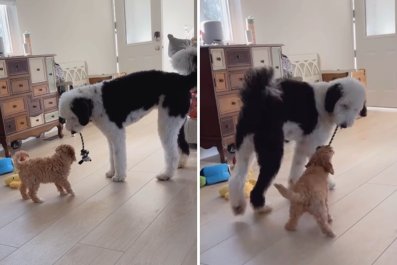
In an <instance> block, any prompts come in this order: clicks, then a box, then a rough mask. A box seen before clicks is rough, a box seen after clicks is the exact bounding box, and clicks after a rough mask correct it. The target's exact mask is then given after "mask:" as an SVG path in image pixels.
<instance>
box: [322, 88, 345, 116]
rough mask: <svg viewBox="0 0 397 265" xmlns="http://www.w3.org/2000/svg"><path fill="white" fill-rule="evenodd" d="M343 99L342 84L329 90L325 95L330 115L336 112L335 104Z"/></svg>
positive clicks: (326, 108)
mask: <svg viewBox="0 0 397 265" xmlns="http://www.w3.org/2000/svg"><path fill="white" fill-rule="evenodd" d="M341 97H342V86H341V84H335V85H333V86H331V87H329V88H328V90H327V93H326V94H325V105H324V106H325V110H326V111H327V112H328V113H332V112H334V108H335V104H336V102H338V100H339V99H340V98H341Z"/></svg>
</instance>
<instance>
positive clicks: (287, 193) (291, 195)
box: [274, 184, 304, 203]
mask: <svg viewBox="0 0 397 265" xmlns="http://www.w3.org/2000/svg"><path fill="white" fill-rule="evenodd" d="M274 187H276V189H277V190H278V191H279V192H280V194H281V195H282V196H283V197H284V198H286V199H288V200H290V201H291V202H301V203H302V202H303V201H304V198H303V196H302V195H301V194H299V193H296V192H293V191H292V190H289V189H287V188H286V187H284V186H283V185H281V184H274Z"/></svg>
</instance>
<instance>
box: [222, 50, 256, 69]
mask: <svg viewBox="0 0 397 265" xmlns="http://www.w3.org/2000/svg"><path fill="white" fill-rule="evenodd" d="M225 57H226V66H227V67H240V66H250V65H251V52H250V50H249V48H229V49H226V50H225Z"/></svg>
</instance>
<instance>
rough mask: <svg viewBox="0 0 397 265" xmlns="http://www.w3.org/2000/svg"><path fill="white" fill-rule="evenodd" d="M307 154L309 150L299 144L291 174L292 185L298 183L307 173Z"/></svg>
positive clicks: (290, 182) (297, 144)
mask: <svg viewBox="0 0 397 265" xmlns="http://www.w3.org/2000/svg"><path fill="white" fill-rule="evenodd" d="M307 153H308V152H307V148H304V144H303V143H300V142H297V143H296V146H295V151H294V157H293V160H292V165H291V170H290V174H289V184H290V185H291V184H294V183H296V182H297V181H298V179H299V178H300V176H302V174H303V172H304V171H305V164H306V162H307V160H308V157H309V155H308V154H307Z"/></svg>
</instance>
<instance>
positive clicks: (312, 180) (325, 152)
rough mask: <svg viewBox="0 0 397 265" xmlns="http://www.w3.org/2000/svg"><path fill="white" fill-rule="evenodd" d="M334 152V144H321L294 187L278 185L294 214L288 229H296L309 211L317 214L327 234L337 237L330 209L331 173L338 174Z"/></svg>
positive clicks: (316, 216)
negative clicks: (336, 172) (288, 187)
mask: <svg viewBox="0 0 397 265" xmlns="http://www.w3.org/2000/svg"><path fill="white" fill-rule="evenodd" d="M333 154H334V151H333V150H332V147H331V146H321V147H319V148H318V149H317V151H316V152H315V153H314V155H313V156H312V157H311V158H310V160H309V163H308V164H307V165H306V170H305V172H304V173H303V175H302V176H301V177H300V179H299V180H298V182H296V183H295V184H292V186H291V189H290V190H289V189H287V188H286V187H284V186H283V185H280V184H274V186H275V187H276V188H277V190H278V191H279V192H280V193H281V195H282V196H283V197H285V198H287V199H288V200H289V201H290V202H291V205H290V217H289V220H288V222H287V223H286V225H285V229H287V230H289V231H295V229H296V225H297V224H298V220H299V218H300V217H301V216H302V214H303V213H305V212H308V213H310V214H311V215H313V216H314V218H315V219H316V221H317V223H318V224H319V226H320V228H321V230H322V231H323V233H324V234H325V235H327V236H329V237H334V236H335V234H334V233H333V232H332V230H331V227H330V225H329V224H330V223H331V222H332V218H331V215H330V214H329V210H328V200H327V197H328V173H331V174H334V169H333V167H332V164H331V158H332V156H333Z"/></svg>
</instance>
